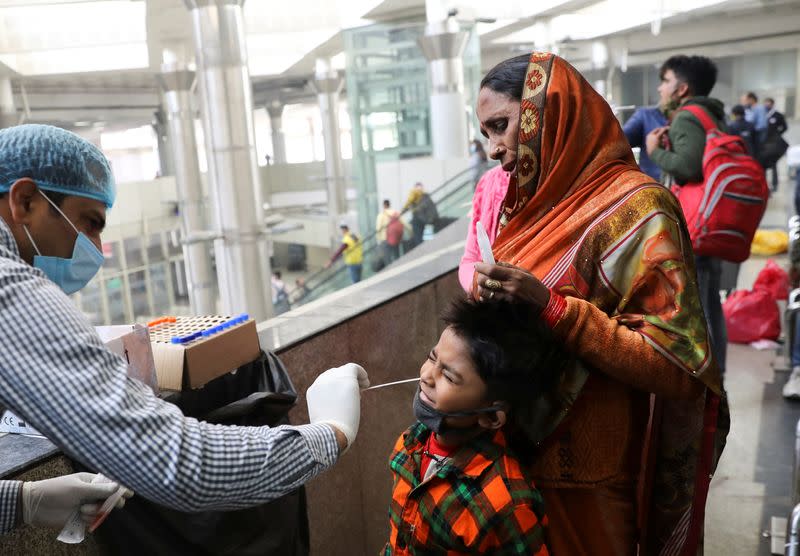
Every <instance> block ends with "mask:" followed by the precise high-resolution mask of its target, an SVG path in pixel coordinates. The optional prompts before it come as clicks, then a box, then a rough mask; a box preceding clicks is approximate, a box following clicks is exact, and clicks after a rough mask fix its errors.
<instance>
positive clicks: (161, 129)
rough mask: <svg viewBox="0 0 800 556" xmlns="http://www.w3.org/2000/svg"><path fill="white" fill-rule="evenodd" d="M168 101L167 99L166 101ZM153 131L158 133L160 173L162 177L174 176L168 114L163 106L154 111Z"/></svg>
mask: <svg viewBox="0 0 800 556" xmlns="http://www.w3.org/2000/svg"><path fill="white" fill-rule="evenodd" d="M165 102H166V101H165ZM150 125H152V126H153V133H155V134H156V148H157V149H158V174H159V176H161V177H164V176H174V175H175V170H174V168H173V164H172V159H171V157H170V152H169V151H170V146H169V142H170V137H169V131H168V130H167V126H168V125H169V124H168V123H167V114H166V112H164V109H163V108H162V107H159V108H158V110H156V111H155V112H154V113H153V121H152V123H151V124H150Z"/></svg>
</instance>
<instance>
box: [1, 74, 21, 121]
mask: <svg viewBox="0 0 800 556" xmlns="http://www.w3.org/2000/svg"><path fill="white" fill-rule="evenodd" d="M14 125H17V109H16V107H15V106H14V93H13V91H12V89H11V79H9V78H8V77H0V129H2V128H4V127H11V126H14Z"/></svg>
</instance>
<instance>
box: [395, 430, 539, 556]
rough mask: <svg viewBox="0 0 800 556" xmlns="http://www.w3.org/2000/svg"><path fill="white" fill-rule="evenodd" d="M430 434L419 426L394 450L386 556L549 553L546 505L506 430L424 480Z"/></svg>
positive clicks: (485, 436)
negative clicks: (508, 442)
mask: <svg viewBox="0 0 800 556" xmlns="http://www.w3.org/2000/svg"><path fill="white" fill-rule="evenodd" d="M430 434H431V432H430V430H429V429H428V428H427V427H425V425H423V424H421V423H417V424H415V425H414V426H412V427H411V428H410V429H408V430H407V431H406V432H405V433H403V435H402V436H401V437H400V438H399V439H398V440H397V444H396V445H395V448H394V452H393V453H392V457H391V460H390V462H389V466H390V467H391V469H392V475H393V478H394V488H393V492H392V502H391V505H390V507H389V523H390V535H389V542H388V543H387V544H386V546H385V548H384V550H383V554H384V556H389V555H392V556H400V555H413V556H422V555H425V556H438V555H442V556H444V555H447V556H451V555H457V554H492V555H494V556H506V555H509V556H510V555H522V554H524V555H528V556H530V555H536V556H544V555H547V554H548V551H547V546H546V545H545V528H546V527H547V517H546V516H545V514H544V501H543V500H542V496H541V494H540V493H539V491H537V490H536V488H535V487H534V485H533V482H532V481H530V480H528V479H527V478H526V477H525V475H524V473H523V471H522V467H521V466H520V463H519V461H518V460H517V459H516V458H515V456H514V455H513V454H512V453H511V452H510V451H509V450H508V448H507V446H506V439H505V435H504V434H503V432H502V431H497V432H495V433H494V434H492V433H486V434H482V435H480V436H478V437H477V438H475V439H473V440H471V441H470V442H469V443H467V444H466V445H464V446H462V447H461V448H460V449H459V450H458V451H457V452H456V453H455V454H453V456H452V458H450V459H448V460H446V462H445V463H444V464H443V465H442V467H441V469H439V470H438V471H437V473H436V474H435V475H433V476H431V478H429V479H428V480H427V481H425V482H422V483H421V482H420V464H421V460H422V455H423V451H424V449H425V442H426V440H427V439H428V436H429V435H430ZM431 465H436V462H431Z"/></svg>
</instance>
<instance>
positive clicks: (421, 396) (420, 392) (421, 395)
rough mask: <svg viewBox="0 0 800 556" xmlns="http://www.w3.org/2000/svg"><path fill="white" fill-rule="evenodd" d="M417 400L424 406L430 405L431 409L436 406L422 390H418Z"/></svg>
mask: <svg viewBox="0 0 800 556" xmlns="http://www.w3.org/2000/svg"><path fill="white" fill-rule="evenodd" d="M419 398H420V399H421V400H422V401H423V402H425V403H426V404H428V405H430V406H431V407H435V406H436V402H434V401H433V400H431V399H430V397H428V395H427V394H426V393H425V390H423V389H422V388H420V389H419Z"/></svg>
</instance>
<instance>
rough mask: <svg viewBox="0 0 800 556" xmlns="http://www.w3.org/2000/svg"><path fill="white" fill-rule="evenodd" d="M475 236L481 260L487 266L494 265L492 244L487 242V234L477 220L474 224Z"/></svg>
mask: <svg viewBox="0 0 800 556" xmlns="http://www.w3.org/2000/svg"><path fill="white" fill-rule="evenodd" d="M475 234H476V235H477V236H478V249H480V251H481V259H483V262H485V263H488V264H495V261H494V255H493V254H492V244H491V242H490V241H489V234H487V233H486V230H485V229H484V228H483V224H481V221H480V220H478V223H477V224H475Z"/></svg>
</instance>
